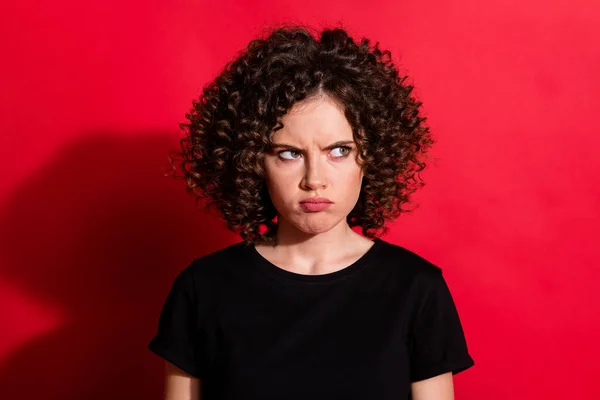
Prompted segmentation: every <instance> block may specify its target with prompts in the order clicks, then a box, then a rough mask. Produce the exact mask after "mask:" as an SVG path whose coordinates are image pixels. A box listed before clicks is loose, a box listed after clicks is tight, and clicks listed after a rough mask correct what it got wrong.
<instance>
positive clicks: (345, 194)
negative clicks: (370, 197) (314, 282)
mask: <svg viewBox="0 0 600 400" xmlns="http://www.w3.org/2000/svg"><path fill="white" fill-rule="evenodd" d="M282 122H283V125H284V127H283V128H282V129H280V130H278V131H276V132H275V133H274V134H273V136H272V142H273V143H274V147H273V150H272V151H271V152H270V153H268V154H266V155H265V159H264V165H265V170H266V180H267V186H268V189H269V194H270V196H271V200H272V202H273V205H274V206H275V208H276V209H277V211H278V224H279V225H280V228H282V225H285V229H286V231H288V230H289V228H291V229H292V230H297V231H298V233H303V234H308V235H315V234H319V233H324V232H327V231H330V230H331V229H333V228H336V227H340V226H341V225H342V224H343V225H345V227H347V222H346V217H347V216H348V214H349V213H350V212H351V211H352V209H353V208H354V206H355V205H356V202H357V200H358V197H359V195H360V189H361V183H362V178H363V173H362V169H361V167H360V165H359V164H358V162H357V157H356V155H357V147H356V142H355V141H354V138H353V135H352V127H351V126H350V124H349V123H348V121H347V120H346V117H345V116H344V113H343V111H342V110H341V109H340V106H339V105H337V104H336V103H335V102H333V101H332V100H331V99H330V98H328V97H326V96H320V97H316V98H312V99H309V100H305V101H303V102H300V103H297V104H296V105H294V107H293V108H292V109H291V110H290V111H289V112H288V114H286V115H285V116H284V117H283V119H282ZM317 197H319V198H321V199H322V201H324V202H325V203H310V202H306V201H307V200H309V201H310V200H311V199H312V200H315V198H317Z"/></svg>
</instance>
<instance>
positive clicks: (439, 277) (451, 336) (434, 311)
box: [408, 267, 475, 382]
mask: <svg viewBox="0 0 600 400" xmlns="http://www.w3.org/2000/svg"><path fill="white" fill-rule="evenodd" d="M417 293H418V300H417V301H416V302H415V304H416V305H417V308H416V311H415V317H414V319H413V323H412V326H411V329H410V330H411V333H410V334H409V335H410V336H409V345H408V348H409V355H410V380H411V382H416V381H420V380H423V379H428V378H432V377H434V376H437V375H440V374H443V373H446V372H452V374H453V375H456V374H457V373H459V372H462V371H464V370H466V369H467V368H470V367H472V366H473V365H475V362H474V361H473V358H472V357H471V355H470V354H469V351H468V348H467V343H466V340H465V335H464V332H463V328H462V325H461V322H460V319H459V315H458V311H457V309H456V306H455V303H454V300H453V298H452V295H451V293H450V290H449V288H448V285H447V284H446V281H445V279H444V277H443V274H442V270H441V269H440V268H437V267H436V270H435V271H428V272H427V273H423V274H421V275H420V277H419V278H418V290H417Z"/></svg>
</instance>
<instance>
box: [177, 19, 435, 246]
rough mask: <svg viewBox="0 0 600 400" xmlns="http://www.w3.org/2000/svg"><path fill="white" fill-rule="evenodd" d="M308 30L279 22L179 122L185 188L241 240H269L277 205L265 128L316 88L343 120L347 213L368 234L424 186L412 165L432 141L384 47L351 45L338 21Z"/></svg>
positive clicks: (420, 165) (419, 164) (421, 164)
mask: <svg viewBox="0 0 600 400" xmlns="http://www.w3.org/2000/svg"><path fill="white" fill-rule="evenodd" d="M316 37H319V35H318V34H315V35H313V34H311V32H310V30H309V29H307V28H304V27H299V26H292V27H278V28H276V29H274V30H273V31H272V32H271V33H270V34H269V35H268V36H267V37H266V38H265V39H255V40H252V41H251V42H250V43H249V44H248V46H247V47H246V49H245V50H244V51H242V52H241V54H240V55H239V57H237V58H236V59H235V60H233V61H231V62H229V63H227V64H226V66H225V68H224V69H223V70H222V72H221V73H220V74H219V75H218V76H217V77H216V78H215V79H214V80H213V81H212V82H210V83H209V84H208V85H206V86H205V87H204V89H203V93H202V95H201V96H200V97H199V99H197V100H194V101H193V107H192V109H191V111H190V112H189V113H187V114H186V118H187V119H188V120H189V123H182V124H180V127H181V128H182V130H183V132H184V133H185V135H184V136H183V137H182V138H181V139H180V145H181V149H180V150H177V151H175V150H173V151H171V152H170V157H169V158H170V161H171V164H172V167H173V169H172V170H173V171H176V169H177V167H180V168H181V170H182V172H183V174H182V175H177V174H174V175H175V177H176V178H180V179H184V180H185V182H186V184H187V190H188V192H190V193H192V194H194V195H195V196H196V201H197V203H198V201H199V200H201V199H210V201H209V202H208V203H207V204H206V207H207V208H208V209H210V208H211V206H213V207H214V208H216V210H218V211H219V213H220V216H221V217H222V218H224V220H225V222H226V224H227V227H228V228H229V229H230V230H232V231H234V232H236V233H238V234H239V235H240V236H241V237H242V238H243V239H244V240H245V241H246V242H254V241H257V240H261V241H266V242H269V243H272V242H273V241H274V237H275V232H276V230H277V222H276V216H277V211H276V209H275V207H274V206H273V204H272V202H271V199H270V196H269V194H268V191H267V186H266V181H265V173H264V169H263V164H262V160H263V156H264V154H265V153H266V152H267V151H268V149H269V148H270V137H271V134H272V133H273V132H275V131H277V130H278V129H281V128H282V127H283V123H282V121H281V118H282V117H283V116H284V115H285V114H286V113H287V112H288V111H289V110H290V108H291V107H292V106H293V105H294V104H295V103H296V102H299V101H301V100H304V99H308V98H311V97H313V96H316V95H321V94H325V95H328V96H329V97H331V98H332V99H334V100H336V101H337V102H339V103H340V104H341V105H342V106H343V108H344V113H345V116H346V118H347V120H348V122H349V124H350V126H351V127H352V130H353V135H354V139H355V141H356V142H357V147H358V153H359V158H360V160H361V165H362V168H363V169H364V178H363V184H362V187H361V193H360V196H359V199H358V201H357V204H356V206H355V207H354V209H353V210H352V211H351V212H350V214H349V215H348V217H347V221H348V224H349V225H350V226H351V227H354V226H359V227H362V233H363V234H364V235H365V236H367V237H370V238H374V237H376V236H378V231H382V233H383V232H385V231H386V230H387V228H386V227H385V222H386V220H393V219H395V218H396V217H398V216H399V215H400V214H401V213H403V212H409V211H412V210H410V209H403V208H402V206H403V205H404V204H407V203H409V197H410V195H411V194H412V193H413V192H414V191H416V190H417V189H418V188H419V187H420V186H422V185H423V184H424V182H423V181H422V179H421V177H420V175H419V173H420V172H421V171H422V170H423V169H424V168H425V166H426V164H425V160H424V156H425V155H426V153H427V151H428V150H429V148H430V146H431V145H432V144H433V143H434V140H433V139H432V137H431V135H430V132H429V129H428V127H427V126H425V124H424V122H425V120H426V118H424V117H422V116H419V107H420V106H421V104H422V103H420V102H418V101H417V100H415V99H414V97H413V96H411V91H412V90H413V87H412V86H411V85H409V84H406V83H405V80H406V78H407V76H400V75H399V72H398V71H397V69H396V68H395V66H394V63H393V62H392V60H391V53H390V51H389V50H385V51H383V50H381V49H380V48H379V43H376V44H375V45H374V46H371V42H370V40H369V39H366V38H363V39H362V40H361V41H360V43H356V42H355V41H354V40H353V39H352V38H351V37H350V36H349V35H348V33H347V32H346V31H345V30H344V29H342V28H334V29H325V30H323V31H322V32H321V33H320V37H319V39H318V40H317V39H316Z"/></svg>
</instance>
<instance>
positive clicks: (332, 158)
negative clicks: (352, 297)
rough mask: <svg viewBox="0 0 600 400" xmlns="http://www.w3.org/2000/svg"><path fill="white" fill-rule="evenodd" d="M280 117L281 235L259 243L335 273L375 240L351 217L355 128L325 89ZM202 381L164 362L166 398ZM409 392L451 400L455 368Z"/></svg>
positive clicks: (355, 190) (184, 395)
mask: <svg viewBox="0 0 600 400" xmlns="http://www.w3.org/2000/svg"><path fill="white" fill-rule="evenodd" d="M282 122H283V125H284V127H283V128H282V129H280V130H278V131H277V132H275V133H274V134H273V137H272V141H273V143H274V145H275V146H274V148H273V150H272V151H271V152H269V153H268V154H266V155H265V158H264V166H265V171H266V181H267V186H268V189H269V195H270V197H271V200H272V202H273V205H274V206H275V208H276V209H277V212H278V224H279V228H278V231H277V240H276V244H275V245H274V246H271V245H268V244H264V243H256V244H255V248H256V250H257V251H258V252H259V253H260V254H261V255H262V256H263V257H264V258H266V259H267V260H269V261H270V262H271V263H273V264H275V265H277V266H278V267H279V268H282V269H285V270H287V271H290V272H294V273H298V274H304V275H320V274H327V273H331V272H335V271H338V270H340V269H342V268H345V267H346V266H348V265H350V264H351V263H353V262H354V261H356V260H358V259H359V258H360V257H361V256H362V255H364V254H365V253H366V252H367V251H368V250H369V248H370V247H371V246H372V245H373V242H372V241H371V240H369V239H367V238H364V237H363V236H361V235H359V234H358V233H356V232H354V231H353V230H352V229H351V228H350V227H349V225H348V223H347V222H346V217H347V216H348V214H349V213H350V212H351V211H352V209H353V208H354V206H355V204H356V202H357V200H358V197H359V195H360V189H361V183H362V179H363V176H364V175H363V171H362V168H361V165H360V160H359V159H358V157H357V148H356V143H355V142H354V138H353V134H352V127H351V126H350V124H349V123H348V121H347V120H346V118H345V116H344V113H343V109H342V108H341V107H340V106H339V105H338V104H337V103H336V102H335V101H333V100H332V99H330V98H329V97H327V96H326V95H322V94H321V95H318V96H316V97H313V98H310V99H308V100H304V101H303V102H300V103H297V104H296V105H294V107H293V108H292V109H291V110H290V111H289V112H288V114H286V115H285V116H284V118H283V120H282ZM342 143H343V144H342ZM341 144H342V146H348V147H339V146H340V145H341ZM307 197H326V198H328V199H330V200H331V201H333V203H334V204H332V205H331V206H330V207H329V208H328V209H327V210H325V211H321V212H317V213H308V212H305V211H304V210H302V208H301V207H300V204H299V202H300V200H303V199H305V198H307ZM200 385H201V382H200V380H199V379H198V378H194V377H192V376H190V375H188V374H186V373H185V372H183V371H181V370H180V369H178V368H177V367H175V366H174V365H172V364H170V363H168V362H167V378H166V385H165V400H190V399H199V398H200V397H199V392H200ZM411 390H412V398H413V400H453V399H454V388H453V381H452V373H445V374H441V375H438V376H436V377H433V378H430V379H425V380H422V381H419V382H413V383H412V384H411Z"/></svg>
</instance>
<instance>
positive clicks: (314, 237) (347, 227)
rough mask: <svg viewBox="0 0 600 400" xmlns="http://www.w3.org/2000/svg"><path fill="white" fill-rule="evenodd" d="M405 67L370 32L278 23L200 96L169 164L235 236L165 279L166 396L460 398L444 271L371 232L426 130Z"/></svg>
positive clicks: (395, 208)
mask: <svg viewBox="0 0 600 400" xmlns="http://www.w3.org/2000/svg"><path fill="white" fill-rule="evenodd" d="M405 79H406V77H405V76H400V75H399V73H398V71H397V69H396V68H395V67H394V64H393V63H392V62H391V59H390V52H389V51H382V50H380V49H379V46H378V44H377V45H375V46H371V45H370V42H369V40H368V39H363V40H362V41H360V42H359V43H356V42H355V41H354V40H353V39H352V38H351V37H349V36H348V34H347V33H346V32H345V31H344V30H343V29H339V28H338V29H329V30H324V31H322V32H321V33H320V34H313V33H311V32H310V31H309V30H306V29H304V28H300V27H291V28H278V29H276V30H274V31H273V32H271V33H270V35H269V36H268V37H266V38H265V39H260V40H258V39H257V40H253V41H251V42H250V44H249V45H248V46H247V48H246V49H245V51H244V52H243V53H242V54H241V55H240V56H239V57H238V58H237V59H236V60H234V61H232V62H231V63H229V64H228V65H227V66H226V68H224V70H223V71H222V72H221V74H220V75H219V76H218V77H217V78H216V79H215V80H214V81H213V82H212V83H211V84H210V85H208V86H207V87H206V88H205V89H204V92H203V95H202V96H201V97H200V99H199V100H198V101H195V102H194V104H193V108H192V111H191V112H190V113H189V114H187V115H186V117H187V118H188V120H189V123H187V124H184V125H183V128H184V131H185V132H186V136H185V137H184V138H183V139H182V141H181V150H179V151H177V152H175V153H174V154H175V155H176V157H175V158H174V160H173V162H174V165H176V166H178V167H180V168H181V171H183V176H179V177H182V178H184V179H185V182H186V184H187V188H188V190H189V191H190V192H192V193H193V194H195V195H196V196H198V198H199V199H200V198H202V199H204V198H207V199H209V200H210V201H209V202H208V203H207V206H214V208H216V209H217V210H218V211H219V215H220V216H222V218H223V219H224V220H225V221H226V223H227V226H228V227H229V228H230V229H232V230H233V231H235V232H237V233H239V234H240V236H241V238H242V239H243V240H242V241H241V242H239V243H236V244H233V245H230V246H228V247H225V248H223V249H221V250H219V251H216V252H213V253H211V254H209V255H206V256H204V257H201V258H198V259H196V260H194V261H193V262H192V263H191V264H190V265H189V266H187V268H185V269H183V271H182V272H181V273H180V274H179V275H178V276H177V278H176V279H175V281H174V283H173V286H172V289H171V291H170V293H169V295H168V297H167V299H166V301H165V304H164V307H163V310H162V313H161V315H160V320H159V324H158V332H157V334H156V336H155V337H154V338H153V339H152V341H151V342H150V343H149V348H150V350H152V351H153V352H154V353H156V354H157V355H159V356H161V357H162V358H164V359H165V360H166V361H167V377H166V388H165V398H166V399H170V400H183V399H199V398H201V399H203V400H212V399H261V400H266V399H286V400H294V399H303V400H305V399H311V400H317V399H334V398H340V399H373V400H375V399H377V400H380V399H381V400H383V399H394V400H397V399H406V398H412V399H418V400H450V399H453V383H452V376H453V374H456V373H458V372H461V371H463V370H465V369H467V368H469V367H471V366H473V365H474V361H473V359H472V358H471V356H470V355H469V352H468V350H467V345H466V341H465V337H464V333H463V329H462V326H461V323H460V320H459V316H458V313H457V310H456V307H455V304H454V302H453V299H452V296H451V294H450V291H449V288H448V286H447V285H446V282H445V280H444V277H443V275H442V270H441V269H440V268H439V267H437V266H435V265H433V264H432V263H430V262H428V261H427V260H425V259H424V258H422V257H420V256H419V255H417V254H415V253H413V252H411V251H409V250H407V249H405V248H403V247H401V246H399V245H395V244H392V243H389V242H386V241H384V240H382V239H380V238H379V236H380V234H381V233H383V232H385V230H386V227H385V223H386V221H389V220H392V219H394V218H396V217H398V216H399V215H400V214H401V213H402V212H407V211H410V210H407V209H404V208H402V206H403V205H405V204H408V203H409V196H410V194H411V193H413V192H414V191H415V190H416V189H417V188H418V187H419V186H421V185H422V184H423V183H422V181H420V180H419V179H418V173H419V172H420V171H421V170H422V169H423V168H424V167H425V155H426V153H427V150H428V149H429V148H430V146H431V145H432V144H433V142H434V141H433V139H432V138H431V135H430V133H429V130H428V128H427V127H426V126H425V125H424V121H425V118H423V117H420V116H419V107H420V105H421V103H419V102H417V101H416V100H415V99H414V98H413V97H412V96H411V95H410V93H411V90H412V87H411V86H409V85H407V84H405V83H404V81H405ZM353 227H357V228H360V231H361V233H362V235H361V234H359V233H357V232H356V231H355V230H353V229H352V228H353ZM207 234H210V232H207Z"/></svg>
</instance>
